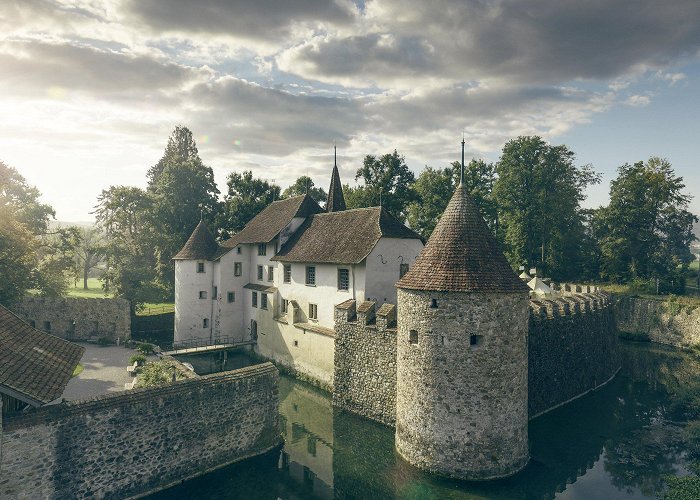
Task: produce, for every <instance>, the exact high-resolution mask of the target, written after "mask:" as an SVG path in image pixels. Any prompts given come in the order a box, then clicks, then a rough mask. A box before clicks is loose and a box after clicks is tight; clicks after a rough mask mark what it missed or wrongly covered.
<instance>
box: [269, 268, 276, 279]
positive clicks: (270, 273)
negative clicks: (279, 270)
mask: <svg viewBox="0 0 700 500" xmlns="http://www.w3.org/2000/svg"><path fill="white" fill-rule="evenodd" d="M274 279H275V268H274V267H273V266H267V281H273V280H274Z"/></svg>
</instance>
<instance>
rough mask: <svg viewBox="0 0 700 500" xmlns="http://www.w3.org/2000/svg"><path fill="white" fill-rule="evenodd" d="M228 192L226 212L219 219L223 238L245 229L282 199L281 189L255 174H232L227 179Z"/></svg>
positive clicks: (250, 172)
mask: <svg viewBox="0 0 700 500" xmlns="http://www.w3.org/2000/svg"><path fill="white" fill-rule="evenodd" d="M226 185H227V187H228V192H227V193H226V196H225V197H224V211H223V213H222V215H221V217H220V218H219V219H218V221H217V222H218V226H219V228H220V231H221V235H222V237H225V238H229V237H231V236H233V235H234V234H235V233H237V232H238V231H240V230H241V229H243V228H244V227H245V225H246V224H248V222H250V220H251V219H252V218H253V217H255V216H256V215H257V214H258V213H259V212H260V211H261V210H263V209H264V208H265V207H267V206H268V205H269V204H270V203H272V202H273V201H275V200H277V199H279V198H280V187H279V186H277V185H276V184H273V183H270V182H268V181H266V180H262V179H258V178H255V177H253V172H252V171H250V170H245V171H244V172H243V173H242V174H239V173H238V172H232V173H230V174H229V175H228V178H227V179H226Z"/></svg>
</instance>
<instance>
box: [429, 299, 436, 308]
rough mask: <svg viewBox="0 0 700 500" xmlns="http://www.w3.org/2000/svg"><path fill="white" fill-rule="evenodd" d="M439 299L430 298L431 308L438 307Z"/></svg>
mask: <svg viewBox="0 0 700 500" xmlns="http://www.w3.org/2000/svg"><path fill="white" fill-rule="evenodd" d="M437 306H438V304H437V299H430V308H431V309H437Z"/></svg>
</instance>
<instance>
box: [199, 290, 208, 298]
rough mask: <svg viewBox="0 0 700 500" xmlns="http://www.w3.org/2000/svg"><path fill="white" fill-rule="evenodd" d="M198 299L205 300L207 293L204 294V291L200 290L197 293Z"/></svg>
mask: <svg viewBox="0 0 700 500" xmlns="http://www.w3.org/2000/svg"><path fill="white" fill-rule="evenodd" d="M199 298H200V299H206V298H207V292H205V291H204V290H200V291H199Z"/></svg>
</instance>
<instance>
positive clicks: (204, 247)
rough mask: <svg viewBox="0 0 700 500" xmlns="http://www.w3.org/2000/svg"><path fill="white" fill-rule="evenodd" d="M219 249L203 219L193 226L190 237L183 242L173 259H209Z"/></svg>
mask: <svg viewBox="0 0 700 500" xmlns="http://www.w3.org/2000/svg"><path fill="white" fill-rule="evenodd" d="M218 249H219V244H218V243H217V242H216V240H215V239H214V236H212V234H211V232H210V231H209V228H208V227H207V225H206V224H205V223H204V222H203V221H199V224H197V227H195V228H194V231H192V234H191V235H190V238H189V239H188V240H187V242H186V243H185V246H184V247H182V250H180V251H179V252H178V253H177V255H175V257H173V259H174V260H185V259H193V260H210V259H211V258H212V257H213V256H214V254H216V252H217V250H218Z"/></svg>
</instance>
